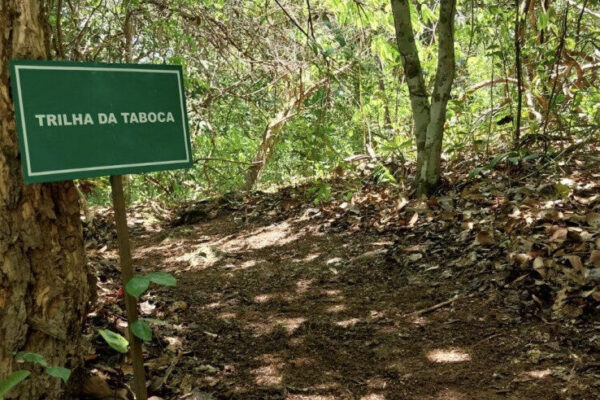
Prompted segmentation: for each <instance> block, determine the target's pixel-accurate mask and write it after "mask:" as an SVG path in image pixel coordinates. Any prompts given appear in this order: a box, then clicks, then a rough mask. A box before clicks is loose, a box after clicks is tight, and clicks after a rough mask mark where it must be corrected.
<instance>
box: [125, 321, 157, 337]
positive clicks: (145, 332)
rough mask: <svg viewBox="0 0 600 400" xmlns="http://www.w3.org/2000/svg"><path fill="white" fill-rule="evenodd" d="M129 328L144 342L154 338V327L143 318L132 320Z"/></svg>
mask: <svg viewBox="0 0 600 400" xmlns="http://www.w3.org/2000/svg"><path fill="white" fill-rule="evenodd" d="M129 328H130V329H131V332H132V333H133V334H134V335H135V336H137V337H139V338H140V339H142V340H143V341H144V342H150V341H151V340H152V328H150V326H148V324H147V323H145V322H144V321H142V320H141V319H138V320H137V321H134V322H132V323H131V325H130V326H129Z"/></svg>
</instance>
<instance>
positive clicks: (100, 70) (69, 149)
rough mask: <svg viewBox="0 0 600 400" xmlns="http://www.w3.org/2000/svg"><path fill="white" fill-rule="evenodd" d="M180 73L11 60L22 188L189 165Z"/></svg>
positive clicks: (149, 68)
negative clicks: (24, 183) (30, 184)
mask: <svg viewBox="0 0 600 400" xmlns="http://www.w3.org/2000/svg"><path fill="white" fill-rule="evenodd" d="M182 75H183V74H182V69H181V67H180V66H171V65H131V64H95V63H93V64H90V63H73V62H60V61H58V62H50V61H32V60H24V61H12V62H11V83H12V89H13V99H14V103H15V110H16V119H17V127H18V132H19V146H20V150H21V155H22V164H23V171H24V177H25V182H26V183H39V182H49V181H59V180H68V179H76V178H86V177H94V176H101V175H122V174H131V173H138V172H150V171H158V170H165V169H176V168H189V167H190V166H191V165H192V154H191V148H190V137H189V131H188V121H187V113H186V104H185V96H184V89H183V76H182Z"/></svg>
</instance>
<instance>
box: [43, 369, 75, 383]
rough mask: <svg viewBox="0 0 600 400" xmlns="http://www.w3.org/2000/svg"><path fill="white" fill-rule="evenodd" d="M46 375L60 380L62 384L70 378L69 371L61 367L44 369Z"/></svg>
mask: <svg viewBox="0 0 600 400" xmlns="http://www.w3.org/2000/svg"><path fill="white" fill-rule="evenodd" d="M46 373H47V374H48V375H50V376H53V377H55V378H60V379H62V380H63V382H64V383H67V381H68V380H69V377H70V376H71V370H70V369H68V368H63V367H48V368H46Z"/></svg>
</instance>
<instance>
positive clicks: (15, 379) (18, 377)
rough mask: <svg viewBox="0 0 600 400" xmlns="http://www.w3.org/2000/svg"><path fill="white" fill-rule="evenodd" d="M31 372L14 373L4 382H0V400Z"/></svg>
mask: <svg viewBox="0 0 600 400" xmlns="http://www.w3.org/2000/svg"><path fill="white" fill-rule="evenodd" d="M29 374H31V372H29V371H15V372H13V373H12V374H10V375H9V376H8V378H6V380H3V381H0V399H2V396H4V395H5V394H6V393H8V391H9V390H10V389H12V388H14V387H15V386H17V385H18V384H19V383H21V382H22V381H24V380H25V379H26V378H27V377H28V376H29Z"/></svg>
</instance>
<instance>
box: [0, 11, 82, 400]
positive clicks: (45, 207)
mask: <svg viewBox="0 0 600 400" xmlns="http://www.w3.org/2000/svg"><path fill="white" fill-rule="evenodd" d="M44 5H45V2H43V1H40V0H0V33H1V35H0V379H4V378H6V376H7V375H8V374H9V373H10V372H12V371H13V370H15V369H23V368H24V367H26V368H28V369H30V370H32V371H33V373H32V375H31V376H30V377H29V378H28V379H27V380H25V381H24V382H23V383H21V384H19V385H18V386H17V387H16V388H14V389H13V390H12V391H11V392H10V393H9V394H8V395H7V396H6V399H14V398H19V399H41V398H44V399H49V400H55V399H56V400H58V399H64V398H66V397H67V396H66V395H65V393H64V392H65V386H64V385H63V384H62V383H61V381H60V380H59V379H56V378H52V377H49V376H48V375H47V374H44V373H42V372H43V371H42V370H41V369H40V367H38V366H32V365H26V366H22V365H19V366H17V365H16V363H15V360H14V356H13V353H15V352H18V351H23V350H27V351H31V352H35V353H39V354H42V355H43V356H44V357H45V358H46V360H47V361H48V363H49V364H50V365H52V366H63V367H66V368H70V369H76V368H78V367H80V366H81V365H82V354H81V353H82V344H83V339H82V335H81V334H82V328H83V324H84V321H85V317H86V313H87V304H88V301H89V300H90V297H91V294H92V290H91V286H90V284H89V283H90V279H89V278H88V275H87V273H86V268H85V266H86V258H85V252H84V248H83V237H82V231H81V222H80V211H79V204H78V198H79V196H78V194H77V190H76V189H75V187H74V185H73V183H72V182H65V183H56V184H43V185H24V182H23V175H22V172H21V163H20V159H19V149H18V146H17V134H16V126H15V115H14V109H13V105H12V104H13V103H12V100H11V94H10V88H9V68H8V62H9V60H10V59H43V58H46V57H47V55H48V47H47V42H46V32H45V27H46V25H47V16H46V12H45V9H44ZM48 95H51V94H50V93H49V94H48Z"/></svg>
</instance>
